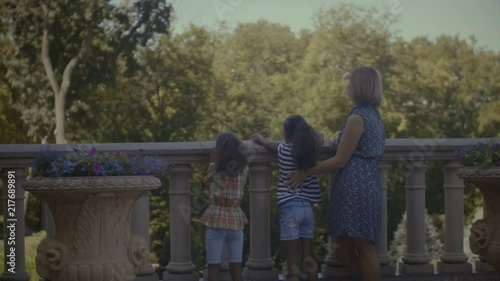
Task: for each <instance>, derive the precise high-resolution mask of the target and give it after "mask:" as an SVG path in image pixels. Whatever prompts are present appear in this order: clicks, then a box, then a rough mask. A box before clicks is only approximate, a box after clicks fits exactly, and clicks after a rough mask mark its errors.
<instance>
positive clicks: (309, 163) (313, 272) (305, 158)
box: [253, 115, 322, 281]
mask: <svg viewBox="0 0 500 281" xmlns="http://www.w3.org/2000/svg"><path fill="white" fill-rule="evenodd" d="M283 129H284V130H283V131H284V135H285V142H286V143H277V142H273V141H270V140H267V139H265V138H264V137H262V136H261V135H259V134H255V135H254V136H253V141H254V142H256V143H258V144H260V145H263V146H264V147H266V148H267V149H268V150H270V151H272V152H274V153H276V154H277V156H278V168H279V182H278V190H277V199H278V204H279V208H280V228H281V235H280V239H281V241H283V245H284V248H285V252H286V259H287V280H294V281H295V280H297V281H298V280H300V279H299V277H307V280H309V281H311V280H318V266H317V262H316V261H315V260H314V257H313V238H314V214H313V204H315V203H320V202H321V194H320V190H319V185H318V178H317V176H315V175H311V176H309V177H307V178H306V179H304V181H303V182H302V185H301V187H300V188H299V189H298V190H294V191H290V190H289V189H288V187H287V186H286V183H287V182H288V181H290V179H291V177H290V176H289V174H290V173H291V172H292V171H294V170H296V169H301V168H300V167H302V168H305V167H313V166H314V165H315V164H316V160H317V156H318V155H319V148H320V146H319V145H320V144H321V141H322V137H321V136H320V134H318V133H316V132H315V131H314V130H313V129H312V128H311V126H309V124H307V122H306V121H305V120H304V118H303V117H302V116H300V115H291V116H290V117H288V118H287V119H286V120H285V122H284V124H283ZM301 266H302V269H301ZM303 270H305V271H306V273H303ZM304 275H306V276H304Z"/></svg>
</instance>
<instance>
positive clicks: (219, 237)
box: [205, 227, 225, 281]
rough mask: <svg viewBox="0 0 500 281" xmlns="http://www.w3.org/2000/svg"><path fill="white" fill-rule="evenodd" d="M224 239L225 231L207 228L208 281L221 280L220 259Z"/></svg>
mask: <svg viewBox="0 0 500 281" xmlns="http://www.w3.org/2000/svg"><path fill="white" fill-rule="evenodd" d="M224 237H225V230H224V229H219V228H211V227H207V232H206V234H205V248H206V252H207V264H208V281H218V280H219V271H220V258H221V255H222V245H223V244H222V243H223V241H224Z"/></svg>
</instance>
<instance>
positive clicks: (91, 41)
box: [0, 0, 171, 143]
mask: <svg viewBox="0 0 500 281" xmlns="http://www.w3.org/2000/svg"><path fill="white" fill-rule="evenodd" d="M25 7H32V8H30V9H26V8H25ZM170 11H171V7H170V6H169V5H167V4H166V3H165V0H151V1H135V2H133V3H132V4H131V5H123V6H116V5H114V4H111V2H110V1H109V0H92V1H84V0H78V1H33V0H21V1H14V0H12V1H4V2H2V5H1V6H0V16H1V17H2V18H3V19H6V22H8V23H9V25H10V30H11V33H12V38H13V41H14V42H15V47H16V52H15V55H14V56H13V57H12V59H11V60H9V61H8V62H7V66H8V67H11V68H12V69H13V70H14V71H11V73H10V75H9V82H10V83H11V84H12V85H13V88H15V89H16V90H17V91H18V92H19V94H20V95H21V98H20V99H19V102H20V104H21V105H22V106H24V107H23V110H30V109H31V108H32V105H34V104H36V103H37V102H36V101H35V100H37V98H34V97H33V94H34V95H36V97H39V98H41V99H42V100H45V102H44V103H43V104H42V105H41V106H40V107H41V108H45V109H46V110H45V111H49V110H47V107H48V106H52V107H53V112H54V115H53V118H54V119H53V120H46V122H45V123H46V124H51V123H52V124H54V125H53V128H54V138H55V141H56V143H65V142H67V136H66V131H65V129H66V124H65V120H66V119H67V118H68V114H67V112H66V110H67V109H68V106H67V103H68V97H69V96H72V97H73V99H72V100H69V103H70V104H71V102H73V101H77V100H80V101H81V103H84V100H85V97H87V96H88V90H89V89H92V87H91V86H93V87H97V85H99V84H102V83H104V84H108V83H112V81H113V78H114V73H115V71H116V67H117V66H116V61H117V59H118V58H119V57H122V58H123V59H124V61H125V63H126V66H127V69H128V70H129V71H130V72H132V70H133V69H134V68H135V67H137V66H138V64H137V62H136V59H135V56H134V55H135V52H136V51H137V50H138V49H139V48H141V47H145V46H147V45H148V44H151V43H152V41H154V39H155V36H156V34H166V33H167V31H168V27H169V19H170ZM42 65H43V71H42V70H41V66H42ZM28 69H30V71H29V72H28V71H27V70H28ZM31 73H33V74H31ZM41 73H44V75H45V78H42V77H41V75H40V74H41ZM26 74H28V75H29V77H26V78H27V79H22V77H23V76H25V75H26ZM35 75H36V76H35ZM28 79H31V80H32V81H33V83H32V84H33V85H30V83H28V81H27V80H28ZM44 80H45V81H44ZM72 85H73V87H72ZM27 92H28V93H27ZM29 92H33V94H29ZM47 92H48V93H50V95H48V94H47ZM50 96H52V98H53V101H52V102H50V101H48V100H47V99H48V98H49V97H50ZM72 106H76V108H73V109H72V108H71V107H69V108H70V110H71V109H72V110H73V111H75V112H77V111H79V109H82V107H81V106H80V108H78V107H79V105H78V103H75V104H74V105H72ZM50 111H51V110H50ZM26 115H28V114H26ZM27 119H29V120H27V122H28V123H29V124H31V123H34V122H33V121H34V120H33V119H34V118H29V117H28V118H27ZM51 127H52V126H51ZM50 129H51V128H50ZM43 133H47V132H43ZM33 135H36V134H33ZM42 138H45V139H47V138H48V137H47V136H46V135H45V136H43V137H42Z"/></svg>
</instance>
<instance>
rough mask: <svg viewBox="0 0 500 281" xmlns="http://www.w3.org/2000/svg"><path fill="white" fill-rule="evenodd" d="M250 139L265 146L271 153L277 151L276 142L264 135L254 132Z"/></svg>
mask: <svg viewBox="0 0 500 281" xmlns="http://www.w3.org/2000/svg"><path fill="white" fill-rule="evenodd" d="M252 140H253V141H254V142H255V143H256V144H259V145H262V146H264V147H265V148H267V150H269V151H271V152H272V153H275V154H277V153H278V144H279V143H278V142H274V141H270V140H268V139H266V138H265V137H263V136H261V135H260V134H255V135H253V137H252Z"/></svg>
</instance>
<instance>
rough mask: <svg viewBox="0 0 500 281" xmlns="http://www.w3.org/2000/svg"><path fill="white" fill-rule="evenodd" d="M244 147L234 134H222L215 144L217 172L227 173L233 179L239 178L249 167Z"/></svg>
mask: <svg viewBox="0 0 500 281" xmlns="http://www.w3.org/2000/svg"><path fill="white" fill-rule="evenodd" d="M243 145H244V144H243V142H242V141H241V140H240V139H238V138H237V137H236V136H235V135H234V134H233V133H230V132H226V133H222V134H220V135H219V136H218V137H217V141H216V142H215V152H216V156H215V172H216V173H218V172H226V173H227V174H228V175H230V176H232V177H236V176H239V175H240V174H241V173H242V172H243V170H244V169H245V167H246V166H247V158H246V156H245V155H244V154H243V151H244V147H243Z"/></svg>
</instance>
